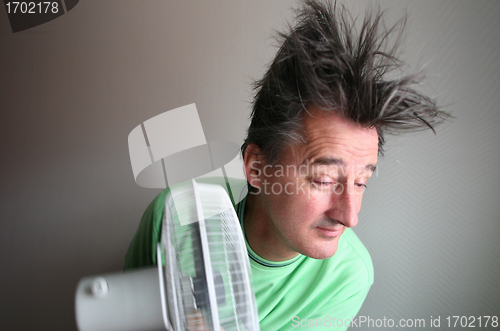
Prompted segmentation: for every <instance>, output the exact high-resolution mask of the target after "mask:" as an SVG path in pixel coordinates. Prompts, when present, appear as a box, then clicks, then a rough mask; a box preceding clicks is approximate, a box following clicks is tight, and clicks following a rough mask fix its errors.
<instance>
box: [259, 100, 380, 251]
mask: <svg viewBox="0 0 500 331" xmlns="http://www.w3.org/2000/svg"><path fill="white" fill-rule="evenodd" d="M303 124H304V129H305V135H304V138H305V144H301V145H300V146H294V147H290V148H289V150H288V151H287V152H286V155H285V156H284V158H283V159H282V162H281V163H280V164H279V165H276V166H274V167H271V166H269V165H267V166H265V165H264V166H263V165H262V164H261V165H260V171H259V172H258V173H259V176H258V183H257V185H258V191H259V192H260V193H259V194H258V196H256V201H258V202H259V204H260V206H261V207H262V211H263V213H262V215H263V217H264V218H266V220H265V221H266V223H265V224H267V225H266V226H267V230H266V231H267V235H268V236H270V237H274V239H275V240H271V241H270V242H271V245H273V246H274V247H272V249H273V250H274V252H275V253H276V254H277V256H280V257H281V258H290V257H293V256H294V255H296V254H297V252H298V253H301V254H304V255H307V256H309V257H312V258H316V259H324V258H329V257H331V256H332V255H334V254H335V252H336V251H337V245H338V241H339V238H340V236H341V235H342V233H343V232H344V231H345V229H346V228H348V227H353V226H355V225H356V224H357V223H358V213H359V210H360V208H361V200H362V196H363V191H364V188H365V186H366V181H367V180H368V178H369V177H370V176H371V175H372V173H373V171H374V169H375V165H376V163H377V155H378V135H377V131H376V129H374V128H364V127H362V126H360V125H358V124H356V123H354V122H352V121H351V120H347V119H345V118H343V117H341V116H340V115H339V114H338V113H336V112H333V113H332V112H325V111H322V110H320V109H317V108H315V107H311V108H310V109H309V114H306V115H305V117H304V119H303ZM252 184H253V185H254V186H255V183H252Z"/></svg>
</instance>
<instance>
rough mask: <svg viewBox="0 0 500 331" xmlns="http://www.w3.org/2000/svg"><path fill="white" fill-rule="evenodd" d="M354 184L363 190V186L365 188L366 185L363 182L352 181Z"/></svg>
mask: <svg viewBox="0 0 500 331" xmlns="http://www.w3.org/2000/svg"><path fill="white" fill-rule="evenodd" d="M354 186H355V187H356V188H357V189H360V190H363V189H365V188H367V187H368V186H366V184H365V183H354Z"/></svg>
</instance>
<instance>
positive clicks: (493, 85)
mask: <svg viewBox="0 0 500 331" xmlns="http://www.w3.org/2000/svg"><path fill="white" fill-rule="evenodd" d="M378 3H380V5H381V7H382V8H383V9H387V13H388V16H389V19H390V21H395V20H396V19H397V18H398V17H399V16H401V14H402V13H404V12H405V10H406V11H407V12H408V13H409V14H410V18H409V21H408V29H407V43H406V47H405V52H404V53H403V58H405V59H407V60H408V62H409V63H410V66H411V67H412V68H413V69H418V68H421V67H425V70H426V72H427V74H428V78H429V79H428V85H426V86H423V87H422V89H424V90H425V91H427V92H429V93H430V94H432V95H435V96H437V98H438V100H439V102H440V103H441V104H444V105H448V109H449V110H450V111H452V112H453V114H454V116H455V117H456V118H455V120H454V121H453V122H452V123H449V124H447V125H445V126H442V127H440V128H439V129H438V132H437V135H433V134H432V133H430V132H426V133H421V134H413V135H411V136H407V137H398V138H390V139H389V142H388V144H387V152H386V156H385V157H383V158H381V159H380V164H379V170H378V172H377V175H376V176H375V177H374V178H373V179H372V180H371V182H370V183H369V185H368V186H369V188H368V190H367V192H366V194H365V202H364V206H363V209H362V212H361V215H360V224H359V225H358V227H357V228H356V231H357V233H358V235H359V236H360V237H361V238H362V240H363V241H364V243H365V244H366V246H367V247H368V249H369V250H370V252H371V255H372V258H373V261H374V265H375V284H374V286H373V288H372V290H371V292H370V293H369V295H368V299H367V301H366V302H365V304H364V306H363V308H362V310H361V312H360V315H363V316H369V317H370V318H372V319H379V318H380V319H382V318H384V317H386V318H392V319H394V320H395V321H399V319H415V318H425V319H426V323H427V324H426V328H425V329H428V328H429V324H428V323H429V319H430V317H431V316H433V317H434V318H435V317H437V316H441V323H442V325H443V324H444V322H445V321H444V319H445V318H446V316H448V315H466V316H472V315H473V316H480V315H495V314H497V315H498V314H499V312H500V309H499V308H500V299H499V298H500V285H499V284H498V274H499V271H500V270H499V265H500V263H499V262H500V258H499V253H500V241H499V240H498V239H497V238H498V237H499V236H500V204H499V196H500V177H499V176H498V175H497V170H496V169H497V167H498V164H500V147H499V144H498V143H499V141H500V139H499V138H500V130H498V129H497V130H496V127H497V126H498V125H500V112H499V111H498V105H499V104H500V94H499V93H498V91H499V90H500V81H499V78H498V73H499V69H500V65H499V63H500V62H499V60H498V54H499V51H500V47H499V38H498V36H500V26H499V25H498V22H499V21H500V2H498V1H494V0H493V1H412V2H409V1H380V2H378ZM294 4H295V2H294V1H276V0H275V1H265V0H259V1H229V0H226V1H182V2H181V1H178V2H174V1H166V0H164V1H160V0H158V1H153V0H150V1H139V0H134V1H125V0H122V1H81V2H80V3H79V4H78V5H77V6H76V7H75V8H74V9H73V10H71V11H70V12H69V13H68V14H66V15H63V16H62V17H60V18H58V19H56V20H54V21H52V22H49V23H47V24H44V25H41V26H38V27H36V28H33V29H30V30H26V31H23V32H19V33H16V34H13V33H12V32H11V30H10V27H9V25H8V20H7V15H6V14H5V12H4V11H3V10H0V11H2V12H1V13H0V111H1V115H0V137H1V139H0V155H1V158H2V162H0V187H1V190H0V194H1V198H0V262H1V267H0V321H1V324H2V326H1V328H2V329H5V330H75V329H76V326H75V322H74V313H73V310H74V305H73V300H74V298H73V296H74V290H75V286H76V284H77V282H78V280H79V279H80V278H81V277H83V276H87V275H92V274H98V273H104V272H109V271H114V270H119V269H120V268H121V267H122V265H123V257H124V254H125V252H126V249H127V246H128V243H129V242H130V240H131V238H132V236H133V234H134V231H135V229H136V227H137V225H138V222H139V220H140V217H141V214H142V212H143V211H144V209H145V208H146V206H147V204H148V203H149V201H151V199H153V197H154V196H155V195H156V194H157V193H158V190H149V189H144V188H140V187H138V186H137V185H136V184H135V182H134V179H133V176H132V169H131V165H130V159H129V155H128V147H127V136H128V134H129V132H130V131H131V130H132V129H133V128H134V127H135V126H137V125H138V124H140V123H142V122H143V121H145V120H147V119H149V118H151V117H153V116H155V115H157V114H160V113H162V112H164V111H166V110H169V109H173V108H176V107H179V106H183V105H186V104H189V103H193V102H194V103H196V104H197V107H198V111H199V114H200V117H201V122H202V124H203V127H204V130H205V135H206V138H207V140H229V141H234V142H236V143H241V141H242V139H243V137H244V134H245V129H246V127H247V125H248V119H247V118H248V114H249V101H250V100H251V89H250V83H251V81H252V78H259V77H260V75H261V74H262V72H263V70H264V67H265V65H266V64H267V63H268V62H269V60H270V59H271V57H272V55H273V54H274V52H275V48H274V45H275V43H274V41H273V39H272V38H271V36H272V35H273V29H278V30H279V29H281V28H283V26H284V25H285V22H286V20H287V19H289V18H290V17H291V15H292V13H291V11H290V10H289V8H290V7H291V6H293V5H294ZM367 4H369V2H366V1H356V2H354V3H353V2H349V4H348V5H349V7H350V8H352V9H353V12H354V13H355V14H362V13H363V12H364V10H365V9H364V8H365V7H366V5H367ZM476 326H477V324H476ZM362 329H366V328H362ZM421 329H423V328H421ZM455 329H457V330H458V329H460V328H458V327H457V328H455Z"/></svg>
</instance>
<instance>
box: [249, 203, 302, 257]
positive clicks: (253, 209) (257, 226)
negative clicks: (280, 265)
mask: <svg viewBox="0 0 500 331" xmlns="http://www.w3.org/2000/svg"><path fill="white" fill-rule="evenodd" d="M243 227H244V229H245V237H246V240H247V242H248V244H249V245H250V247H251V248H252V250H253V251H254V252H255V253H256V254H257V255H259V256H260V257H262V258H263V259H266V260H268V261H274V262H281V261H287V260H290V259H292V258H294V257H296V256H297V255H298V254H299V253H297V252H296V251H293V250H292V249H290V248H289V247H287V246H286V244H285V243H284V240H283V239H282V238H280V236H279V232H278V231H277V229H276V228H275V226H274V224H273V222H272V219H271V216H270V215H269V214H268V213H267V212H266V209H265V207H264V205H263V204H262V201H261V199H260V195H255V194H251V193H249V194H248V196H247V200H246V205H245V214H244V216H243Z"/></svg>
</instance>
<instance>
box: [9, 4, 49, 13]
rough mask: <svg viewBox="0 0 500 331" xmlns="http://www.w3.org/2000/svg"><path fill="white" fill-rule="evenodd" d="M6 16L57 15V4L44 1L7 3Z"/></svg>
mask: <svg viewBox="0 0 500 331" xmlns="http://www.w3.org/2000/svg"><path fill="white" fill-rule="evenodd" d="M5 6H6V7H7V13H8V14H16V13H22V14H47V13H49V12H52V13H53V14H57V13H58V12H59V4H58V3H57V2H51V1H44V2H38V3H35V2H7V3H6V4H5Z"/></svg>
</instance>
